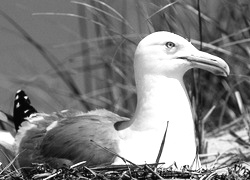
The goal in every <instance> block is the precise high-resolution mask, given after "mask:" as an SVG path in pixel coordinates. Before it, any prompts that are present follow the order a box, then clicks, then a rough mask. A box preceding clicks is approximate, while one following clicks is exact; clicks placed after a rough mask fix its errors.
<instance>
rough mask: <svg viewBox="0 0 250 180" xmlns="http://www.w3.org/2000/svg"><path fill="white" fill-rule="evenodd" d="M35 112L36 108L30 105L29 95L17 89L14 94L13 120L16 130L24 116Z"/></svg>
mask: <svg viewBox="0 0 250 180" xmlns="http://www.w3.org/2000/svg"><path fill="white" fill-rule="evenodd" d="M34 113H37V110H36V109H35V108H34V107H33V106H32V105H31V103H30V99H29V97H28V96H27V95H26V93H25V92H24V91H23V90H18V91H17V92H16V96H15V102H14V110H13V121H14V124H15V129H16V131H18V129H19V127H20V126H21V124H22V122H24V121H25V118H27V117H29V116H30V115H31V114H34Z"/></svg>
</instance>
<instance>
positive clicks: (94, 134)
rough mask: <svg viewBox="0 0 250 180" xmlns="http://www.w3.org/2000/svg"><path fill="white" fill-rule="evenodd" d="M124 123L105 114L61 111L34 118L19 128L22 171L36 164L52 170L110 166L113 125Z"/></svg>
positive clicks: (114, 148) (114, 136) (114, 135)
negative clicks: (84, 165) (84, 164)
mask: <svg viewBox="0 0 250 180" xmlns="http://www.w3.org/2000/svg"><path fill="white" fill-rule="evenodd" d="M124 120H125V121H126V120H128V119H127V118H122V117H120V116H118V115H116V114H113V113H111V112H109V111H107V110H95V111H90V112H88V113H83V112H81V111H75V110H74V111H73V110H68V111H62V112H59V113H53V114H51V115H47V114H36V117H32V118H30V119H29V121H30V122H28V121H27V122H24V123H23V124H22V125H23V127H21V128H20V132H21V133H20V134H19V135H18V136H19V137H18V136H17V139H19V146H18V152H20V155H19V164H20V166H21V167H27V166H30V165H31V163H35V162H40V163H42V162H47V163H49V164H50V165H52V166H61V165H63V164H66V165H71V164H73V163H77V162H81V161H87V165H89V166H91V165H101V164H111V163H112V162H113V161H114V158H115V155H114V154H112V153H111V152H109V151H107V150H105V148H107V149H109V150H111V151H113V152H117V148H118V147H117V140H118V138H119V136H118V133H117V131H116V129H115V127H114V124H115V123H116V122H119V121H124Z"/></svg>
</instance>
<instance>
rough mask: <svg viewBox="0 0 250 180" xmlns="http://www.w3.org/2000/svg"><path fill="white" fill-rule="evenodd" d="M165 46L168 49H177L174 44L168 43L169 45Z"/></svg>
mask: <svg viewBox="0 0 250 180" xmlns="http://www.w3.org/2000/svg"><path fill="white" fill-rule="evenodd" d="M165 46H166V47H167V48H169V49H171V48H173V47H175V44H174V43H173V42H167V43H166V44H165Z"/></svg>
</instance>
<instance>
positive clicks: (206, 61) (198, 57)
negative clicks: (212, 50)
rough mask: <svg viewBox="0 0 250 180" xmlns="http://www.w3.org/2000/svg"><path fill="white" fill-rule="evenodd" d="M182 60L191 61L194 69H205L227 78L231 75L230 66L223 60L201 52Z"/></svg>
mask: <svg viewBox="0 0 250 180" xmlns="http://www.w3.org/2000/svg"><path fill="white" fill-rule="evenodd" d="M181 58H183V59H184V58H185V59H186V60H187V61H189V62H190V63H191V65H192V66H193V67H194V68H200V69H204V70H206V71H209V72H211V73H213V74H215V75H218V76H225V77H226V76H228V75H229V73H230V69H229V66H228V64H227V63H226V62H225V61H224V60H223V59H221V58H219V57H217V56H214V55H211V54H208V53H205V52H202V51H199V50H197V51H195V53H193V54H191V55H188V56H186V57H181Z"/></svg>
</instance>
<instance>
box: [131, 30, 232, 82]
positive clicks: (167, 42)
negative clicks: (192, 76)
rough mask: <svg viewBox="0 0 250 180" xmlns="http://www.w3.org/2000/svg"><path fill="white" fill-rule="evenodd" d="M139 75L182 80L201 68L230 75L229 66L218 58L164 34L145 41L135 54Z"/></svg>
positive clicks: (185, 41) (151, 36) (178, 37)
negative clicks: (189, 73) (187, 73)
mask: <svg viewBox="0 0 250 180" xmlns="http://www.w3.org/2000/svg"><path fill="white" fill-rule="evenodd" d="M134 67H135V75H136V76H139V75H140V76H143V75H145V74H148V75H149V74H150V75H164V76H167V77H170V78H182V77H183V75H184V74H185V72H186V71H188V70H189V69H191V68H200V69H203V70H206V71H209V72H211V73H213V74H215V75H219V76H227V75H229V72H230V70H229V66H228V65H227V63H226V62H225V61H224V60H223V59H221V58H219V57H217V56H214V55H211V54H209V53H205V52H203V51H199V50H198V49H196V48H195V47H194V46H193V45H192V44H191V43H190V42H189V41H187V40H186V39H185V38H183V37H181V36H179V35H176V34H174V33H170V32H166V31H160V32H155V33H152V34H150V35H148V36H146V37H145V38H144V39H142V40H141V42H140V43H139V45H138V46H137V49H136V52H135V61H134Z"/></svg>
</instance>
